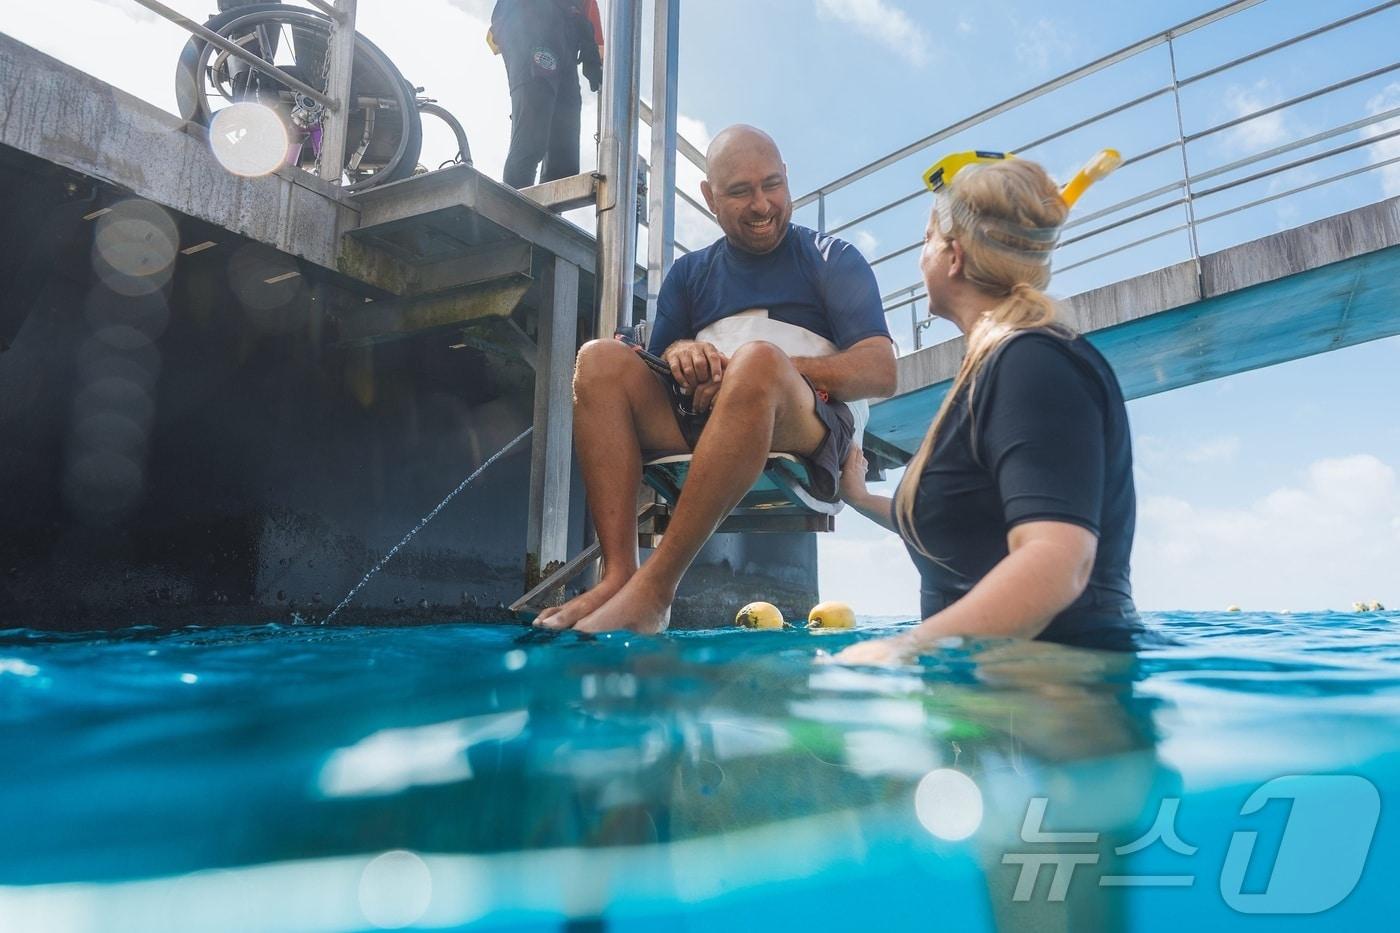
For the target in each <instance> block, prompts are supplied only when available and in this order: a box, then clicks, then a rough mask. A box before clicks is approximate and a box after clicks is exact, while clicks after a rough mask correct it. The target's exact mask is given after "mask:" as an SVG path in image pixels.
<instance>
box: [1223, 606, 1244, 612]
mask: <svg viewBox="0 0 1400 933" xmlns="http://www.w3.org/2000/svg"><path fill="white" fill-rule="evenodd" d="M1225 611H1226V612H1240V611H1241V610H1240V607H1239V606H1226V607H1225Z"/></svg>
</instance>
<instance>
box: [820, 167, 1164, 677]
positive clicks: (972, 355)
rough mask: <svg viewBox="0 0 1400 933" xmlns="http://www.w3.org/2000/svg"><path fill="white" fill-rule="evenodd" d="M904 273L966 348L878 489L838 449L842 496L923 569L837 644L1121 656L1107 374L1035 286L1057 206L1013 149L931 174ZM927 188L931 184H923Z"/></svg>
mask: <svg viewBox="0 0 1400 933" xmlns="http://www.w3.org/2000/svg"><path fill="white" fill-rule="evenodd" d="M930 186H931V187H935V205H934V209H933V212H932V216H931V217H930V219H929V222H928V227H927V229H926V231H925V233H924V248H923V254H922V256H921V258H920V268H921V270H922V272H923V277H924V283H925V285H926V286H927V289H928V296H929V307H930V309H931V310H932V312H933V313H934V314H936V315H938V316H939V317H942V318H946V319H947V320H949V321H952V322H953V323H954V324H956V325H957V326H958V329H959V330H961V331H962V332H963V334H964V335H965V336H966V338H967V351H966V355H965V356H964V358H963V360H962V365H961V367H960V368H959V370H958V374H957V377H956V378H955V380H954V382H953V386H952V388H951V389H950V390H949V392H948V394H947V396H946V397H945V398H944V401H943V404H942V407H941V408H939V410H938V413H937V415H936V416H935V417H934V419H933V424H932V425H931V426H930V427H929V431H928V433H927V435H925V437H924V440H923V443H922V444H921V445H920V447H919V449H918V452H917V453H915V454H914V457H913V459H911V460H910V461H909V465H908V468H907V470H906V471H905V474H904V478H903V480H902V481H901V482H900V485H899V488H898V491H897V492H896V494H895V497H894V499H893V500H890V499H888V498H886V497H884V496H877V495H873V494H871V493H870V492H869V491H868V490H867V489H866V486H865V479H864V477H865V461H864V457H863V456H862V454H861V452H860V451H859V450H856V451H853V453H852V454H851V456H850V458H849V459H848V461H847V463H846V467H845V469H844V470H843V471H842V474H841V477H842V482H841V488H842V498H843V499H845V501H846V502H848V503H850V504H851V505H852V506H853V507H854V508H855V509H856V510H857V511H859V512H860V513H861V514H863V515H865V516H866V517H868V518H870V519H872V520H873V521H876V522H878V523H879V524H881V525H883V526H884V527H886V528H888V529H890V530H891V531H895V532H897V533H898V534H899V535H900V536H901V537H902V538H903V539H904V541H905V544H906V546H907V547H908V549H909V554H910V556H911V557H912V558H913V560H914V563H915V565H916V566H917V567H918V568H919V573H920V576H921V578H922V584H921V592H920V595H921V602H922V610H921V614H922V616H923V622H922V623H921V624H920V625H919V626H918V627H917V628H915V629H914V630H912V631H911V632H909V633H907V634H903V635H899V636H896V637H894V638H886V639H880V640H878V641H867V642H862V643H860V644H856V645H852V646H851V647H849V648H847V649H846V650H845V651H843V652H841V653H840V654H839V655H838V656H837V660H838V661H842V662H847V663H856V664H859V663H893V662H895V661H898V660H901V659H904V658H908V657H911V656H914V655H917V654H918V653H919V652H920V651H921V650H924V649H926V648H929V647H931V646H932V645H933V644H934V642H935V641H936V640H937V639H939V638H942V637H945V636H949V635H963V636H974V637H977V636H981V637H993V638H1008V637H1011V638H1038V639H1041V640H1045V641H1055V642H1061V643H1064V644H1071V645H1080V646H1086V647H1098V648H1109V649H1118V650H1132V649H1133V648H1135V647H1138V646H1139V645H1141V644H1143V643H1146V642H1149V641H1151V640H1152V639H1153V636H1152V635H1151V634H1150V633H1147V632H1146V631H1145V630H1144V629H1143V628H1142V626H1141V623H1140V621H1139V619H1138V616H1137V610H1136V609H1135V607H1134V605H1133V598H1132V589H1131V586H1130V585H1129V580H1128V558H1129V554H1130V552H1131V550H1132V545H1133V528H1134V523H1135V513H1136V497H1135V494H1134V491H1133V464H1132V445H1131V439H1130V437H1129V432H1128V416H1127V412H1126V409H1125V408H1124V404H1123V394H1122V391H1121V389H1120V388H1119V385H1118V380H1117V378H1116V377H1115V376H1114V374H1113V370H1112V369H1111V368H1110V367H1109V365H1108V363H1107V361H1105V360H1104V358H1103V357H1102V356H1101V355H1100V354H1099V352H1098V351H1097V350H1095V349H1094V348H1093V346H1091V345H1090V344H1089V343H1088V341H1086V340H1084V339H1083V338H1082V337H1080V336H1078V335H1077V334H1075V333H1074V332H1073V331H1072V330H1070V329H1069V328H1068V327H1066V326H1064V325H1062V324H1060V323H1058V322H1057V321H1056V308H1055V303H1054V302H1053V301H1051V300H1050V299H1049V298H1048V297H1047V296H1046V295H1045V294H1044V292H1043V289H1044V288H1045V287H1046V286H1047V285H1048V284H1049V282H1050V257H1051V254H1052V253H1053V251H1054V247H1055V243H1056V241H1057V239H1058V235H1059V229H1060V227H1061V225H1062V224H1063V223H1064V220H1065V215H1066V213H1067V212H1068V210H1069V209H1068V207H1067V206H1066V204H1065V202H1064V200H1063V199H1062V198H1061V196H1060V192H1059V190H1058V189H1057V188H1056V186H1055V184H1054V183H1053V182H1052V181H1051V180H1050V178H1049V176H1048V175H1046V173H1045V171H1044V169H1042V168H1041V167H1040V166H1039V165H1036V164H1035V163H1033V162H1028V161H1024V160H1020V159H1006V160H1005V161H993V162H990V163H988V164H984V165H978V166H975V167H972V168H969V169H965V170H963V171H962V172H959V173H958V174H957V178H956V180H950V179H949V180H944V179H937V177H936V175H933V174H932V170H931V178H930ZM940 189H941V190H940Z"/></svg>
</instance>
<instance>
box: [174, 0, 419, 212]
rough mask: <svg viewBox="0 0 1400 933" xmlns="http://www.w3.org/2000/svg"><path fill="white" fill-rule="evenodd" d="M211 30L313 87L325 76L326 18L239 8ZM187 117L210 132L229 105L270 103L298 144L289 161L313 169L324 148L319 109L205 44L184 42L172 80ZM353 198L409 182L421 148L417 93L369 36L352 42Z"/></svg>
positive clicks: (347, 167)
mask: <svg viewBox="0 0 1400 933" xmlns="http://www.w3.org/2000/svg"><path fill="white" fill-rule="evenodd" d="M205 25H206V26H207V27H208V28H209V29H212V30H213V31H215V32H217V33H218V34H219V35H221V36H223V37H224V38H226V39H229V40H230V41H232V42H235V43H237V44H239V45H240V46H242V47H244V48H246V49H248V50H249V51H250V52H254V53H256V54H258V55H261V56H262V57H263V58H265V59H268V60H269V61H271V62H272V63H273V64H274V65H276V66H277V67H278V68H281V69H282V70H283V71H286V72H287V73H288V74H290V75H292V76H294V77H296V78H298V79H300V80H302V81H304V82H305V83H307V84H309V85H311V86H312V87H315V88H323V87H324V85H325V82H324V80H323V78H322V74H323V69H324V66H325V60H326V48H327V44H328V41H329V38H330V31H331V22H330V19H329V18H328V17H326V16H325V15H323V14H321V13H319V12H315V11H312V10H307V9H305V8H302V7H293V6H288V5H286V4H282V3H265V4H254V5H251V6H245V7H238V8H236V9H233V10H229V11H228V12H226V13H221V14H219V15H217V16H214V17H213V18H211V19H210V20H209V21H208V22H207V23H206V24H205ZM175 89H176V98H177V100H178V102H179V106H180V113H181V115H182V116H183V117H184V118H185V119H187V120H191V121H193V122H197V123H200V124H202V125H205V126H207V125H208V124H209V121H210V119H212V117H213V115H214V114H215V113H216V112H217V111H219V110H221V109H223V108H224V107H226V106H228V105H230V104H233V103H238V102H243V101H256V102H258V103H262V104H265V105H266V106H268V107H270V108H272V109H273V110H274V111H276V112H277V113H278V114H279V116H281V118H282V121H283V123H284V124H285V125H286V127H287V129H288V133H289V136H290V137H291V138H292V139H293V140H296V141H299V142H300V146H299V148H298V147H294V151H293V152H292V153H291V154H290V155H289V157H288V163H289V164H294V165H296V166H298V167H300V168H303V169H305V170H307V171H314V170H315V166H316V160H317V155H318V152H319V149H320V138H321V135H320V124H321V116H322V114H321V108H320V106H319V105H317V104H316V103H315V102H314V101H311V100H309V99H307V98H304V97H303V96H302V95H301V94H298V93H296V92H295V91H293V90H291V89H290V88H287V87H285V86H283V85H282V84H281V83H280V82H279V81H277V80H276V79H275V78H272V77H270V76H268V75H264V74H262V73H261V72H258V71H255V70H254V69H252V68H251V67H249V66H248V65H247V64H246V63H244V62H242V61H240V60H238V59H237V58H235V57H234V56H231V55H229V54H228V53H226V52H224V51H222V50H221V49H217V48H215V47H214V46H212V45H209V44H208V43H206V42H204V41H203V40H201V39H199V38H198V37H193V38H191V39H190V40H189V42H187V43H186V44H185V48H184V50H183V51H182V52H181V55H180V63H179V67H178V69H177V71H176V78H175ZM346 116H347V127H346V144H345V162H344V165H343V167H342V171H341V176H342V183H343V187H344V188H345V189H346V190H350V191H357V190H363V189H365V188H369V187H373V186H374V185H379V184H384V183H386V182H390V181H396V180H398V179H400V178H406V177H408V176H409V175H410V174H412V172H413V167H414V165H415V164H416V163H417V161H418V153H419V149H420V148H421V146H422V142H423V127H422V122H421V118H420V117H419V115H418V110H417V106H416V102H415V99H414V92H413V88H412V87H411V86H410V85H409V83H408V82H407V81H406V80H404V78H403V75H401V74H400V73H399V71H398V69H397V68H396V67H394V64H393V62H391V61H390V60H389V58H388V56H386V55H385V54H384V53H383V52H381V51H380V50H379V49H378V48H377V47H376V46H375V45H374V44H373V43H372V42H370V41H369V40H368V39H366V38H365V37H364V36H359V35H357V36H356V37H355V61H354V73H353V75H352V77H351V88H350V100H349V102H348V105H347V108H346Z"/></svg>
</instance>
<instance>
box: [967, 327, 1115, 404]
mask: <svg viewBox="0 0 1400 933" xmlns="http://www.w3.org/2000/svg"><path fill="white" fill-rule="evenodd" d="M1112 376H1113V371H1112V369H1110V368H1109V366H1108V364H1107V362H1105V361H1104V359H1103V357H1102V356H1101V355H1100V354H1099V352H1098V351H1097V350H1096V349H1094V346H1093V345H1092V344H1091V343H1089V341H1087V340H1085V339H1084V338H1083V337H1081V336H1080V335H1078V334H1076V333H1074V332H1073V331H1069V330H1060V329H1057V328H1049V327H1038V328H1033V329H1030V330H1023V331H1020V332H1019V333H1016V334H1013V335H1012V336H1011V337H1009V338H1007V340H1006V342H1004V343H1003V344H1002V345H1001V346H1000V347H998V348H997V350H996V352H995V353H994V354H993V355H992V357H991V359H989V360H988V362H987V380H988V381H989V382H992V383H996V384H1000V383H1006V382H1014V383H1019V384H1022V385H1025V386H1027V387H1033V388H1034V389H1036V390H1043V389H1047V388H1051V387H1053V386H1055V385H1057V384H1058V385H1064V384H1065V382H1066V381H1069V382H1074V383H1080V384H1087V385H1091V386H1093V388H1094V393H1095V395H1097V396H1098V397H1099V398H1100V399H1102V400H1103V401H1107V400H1108V399H1109V398H1111V397H1112V394H1113V393H1112V391H1111V390H1110V388H1109V385H1108V381H1109V379H1111V378H1112Z"/></svg>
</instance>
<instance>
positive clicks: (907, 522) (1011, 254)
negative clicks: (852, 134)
mask: <svg viewBox="0 0 1400 933" xmlns="http://www.w3.org/2000/svg"><path fill="white" fill-rule="evenodd" d="M938 197H939V198H942V199H946V200H943V201H942V202H941V203H940V204H939V205H938V209H937V210H935V212H934V218H935V220H934V223H935V226H936V233H935V235H936V236H941V237H942V238H943V239H944V240H945V241H952V240H957V241H958V242H959V243H960V244H961V245H962V248H963V263H964V265H963V270H964V271H963V275H964V276H965V277H966V279H967V280H968V281H969V282H971V283H972V284H973V285H975V286H976V287H977V288H979V289H981V290H982V291H984V292H986V293H988V294H990V295H995V296H999V297H1000V298H1001V299H1002V300H1001V301H1000V302H999V303H998V304H997V305H996V306H995V307H993V308H992V309H991V310H989V311H987V312H985V313H984V314H983V315H982V317H981V318H980V319H979V320H978V321H977V323H976V324H975V325H974V326H973V328H972V330H971V331H970V332H969V333H968V335H967V352H966V353H965V354H964V355H963V359H962V365H961V366H959V367H958V374H957V376H956V377H955V378H954V379H953V386H952V388H950V389H949V390H948V394H947V395H946V396H944V398H943V404H942V405H941V406H939V409H938V414H937V415H935V416H934V419H933V424H931V425H930V426H929V429H928V433H927V434H925V435H924V440H923V443H921V444H920V445H919V449H918V450H917V451H916V452H915V454H914V456H913V459H911V460H910V461H909V464H908V467H907V468H906V469H905V471H904V478H903V479H902V480H901V481H900V483H899V489H898V490H897V491H896V492H895V497H894V518H895V522H896V524H897V525H898V528H899V532H900V534H901V535H902V536H903V537H904V539H905V540H906V541H908V542H910V543H911V544H913V545H914V547H915V548H917V549H918V551H919V553H921V554H923V555H924V556H925V557H928V558H930V559H931V560H935V561H937V560H939V559H938V558H936V557H934V556H933V555H932V554H930V553H929V552H928V548H927V547H925V546H924V542H923V540H922V539H921V538H920V537H919V531H918V528H917V527H915V523H914V498H915V496H916V495H917V493H918V490H919V480H920V477H921V476H922V475H923V472H924V468H925V467H926V466H927V465H928V460H929V457H930V456H931V455H932V453H933V447H934V444H935V443H936V442H937V439H938V433H939V430H940V429H941V428H942V427H943V423H944V421H946V420H947V417H948V413H949V412H950V411H951V410H952V408H953V405H954V404H955V403H956V402H957V400H958V397H959V396H960V395H962V393H963V392H964V391H965V392H966V393H967V401H968V405H969V410H970V406H971V404H972V394H973V392H974V391H975V390H976V387H977V376H978V374H979V373H980V372H981V370H982V367H983V366H984V364H985V363H986V362H987V359H988V358H989V357H990V356H991V355H992V353H993V352H995V351H996V349H997V348H998V347H1000V346H1001V345H1002V344H1003V343H1005V342H1006V341H1007V340H1008V339H1010V338H1011V337H1013V336H1015V335H1016V334H1018V333H1020V332H1022V331H1026V330H1034V329H1039V328H1050V329H1055V330H1057V331H1059V332H1061V333H1064V334H1065V335H1069V334H1071V333H1072V331H1070V329H1069V328H1068V327H1065V326H1064V325H1062V324H1059V323H1058V322H1057V321H1056V312H1055V302H1054V301H1052V300H1051V299H1050V297H1049V296H1048V295H1046V294H1045V292H1044V289H1045V287H1046V286H1047V285H1049V284H1050V262H1049V259H1050V252H1051V251H1053V249H1054V246H1055V239H1056V234H1057V233H1058V229H1059V227H1060V226H1061V225H1062V224H1063V223H1064V220H1065V215H1066V214H1067V213H1068V212H1069V208H1068V207H1066V206H1065V202H1064V200H1063V199H1061V197H1060V192H1059V189H1058V188H1057V187H1056V185H1055V183H1054V181H1052V180H1051V178H1050V176H1049V175H1047V174H1046V173H1045V169H1043V168H1041V167H1040V166H1039V165H1037V164H1036V163H1034V162H1027V161H1026V160H1024V159H1008V160H1006V161H1005V162H996V163H992V164H989V165H980V166H974V167H970V168H967V169H964V170H963V171H962V172H960V173H959V175H958V177H957V179H956V180H955V183H954V184H951V185H949V186H948V187H947V188H946V189H944V191H943V192H941V193H940V194H939V195H938Z"/></svg>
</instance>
